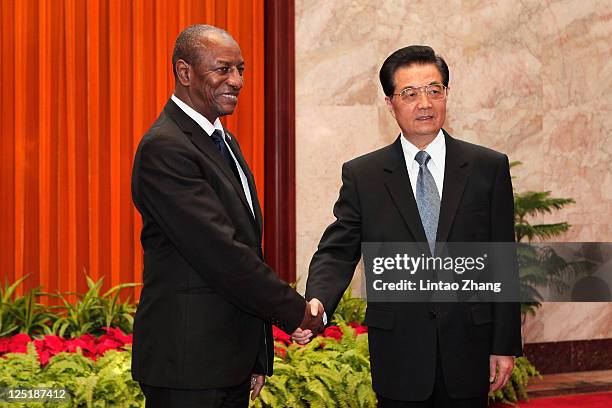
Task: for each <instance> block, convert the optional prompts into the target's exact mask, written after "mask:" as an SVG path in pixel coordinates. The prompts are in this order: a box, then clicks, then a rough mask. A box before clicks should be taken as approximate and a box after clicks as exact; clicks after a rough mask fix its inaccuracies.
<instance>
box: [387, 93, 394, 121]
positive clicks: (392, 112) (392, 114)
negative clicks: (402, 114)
mask: <svg viewBox="0 0 612 408" xmlns="http://www.w3.org/2000/svg"><path fill="white" fill-rule="evenodd" d="M385 102H386V104H387V109H389V112H391V116H393V117H394V118H395V109H394V108H393V103H392V102H391V98H390V97H388V96H385Z"/></svg>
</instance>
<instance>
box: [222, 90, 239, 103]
mask: <svg viewBox="0 0 612 408" xmlns="http://www.w3.org/2000/svg"><path fill="white" fill-rule="evenodd" d="M220 96H221V97H222V98H224V99H227V100H228V101H230V102H238V94H237V93H232V92H226V93H222V94H220Z"/></svg>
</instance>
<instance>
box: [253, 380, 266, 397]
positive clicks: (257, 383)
mask: <svg viewBox="0 0 612 408" xmlns="http://www.w3.org/2000/svg"><path fill="white" fill-rule="evenodd" d="M265 382H266V376H265V375H263V374H253V375H251V391H253V392H251V400H252V401H255V398H257V397H258V396H259V393H260V392H261V389H262V388H263V386H264V383H265Z"/></svg>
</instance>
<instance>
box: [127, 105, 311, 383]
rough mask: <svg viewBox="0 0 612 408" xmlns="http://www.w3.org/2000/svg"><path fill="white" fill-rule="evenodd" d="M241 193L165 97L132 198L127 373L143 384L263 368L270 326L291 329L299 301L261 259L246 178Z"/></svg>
mask: <svg viewBox="0 0 612 408" xmlns="http://www.w3.org/2000/svg"><path fill="white" fill-rule="evenodd" d="M230 147H231V148H232V150H233V152H234V154H235V155H236V157H237V159H238V160H239V162H240V165H241V167H242V169H243V171H244V172H245V174H246V175H247V178H248V181H249V188H250V190H251V192H252V201H253V206H254V210H255V218H253V215H252V213H251V211H250V209H249V207H248V203H247V201H246V198H245V196H244V190H243V188H242V186H241V185H240V183H239V182H238V181H237V179H236V177H235V176H234V174H233V173H232V171H231V169H230V167H229V165H228V164H227V162H226V161H225V160H224V159H223V157H222V155H221V153H220V152H219V150H218V149H217V148H216V146H215V144H214V142H213V141H212V140H211V138H210V137H209V136H208V135H207V134H206V133H205V132H204V130H203V129H202V128H201V127H200V126H199V125H198V124H197V123H196V122H195V121H193V120H192V119H191V118H190V117H189V116H187V115H186V114H185V113H184V112H183V111H182V110H181V109H180V108H179V107H178V106H177V105H176V104H175V103H174V102H172V101H171V100H170V101H168V103H167V104H166V106H165V108H164V110H163V112H162V113H161V114H160V116H159V118H158V119H157V120H156V121H155V123H154V124H153V126H152V127H151V128H150V129H149V131H148V132H147V133H146V134H145V135H144V137H143V138H142V140H141V142H140V145H139V146H138V150H137V152H136V156H135V159H134V168H133V174H132V195H133V200H134V204H135V205H136V208H137V209H138V211H140V213H141V215H142V220H143V228H142V234H141V242H142V246H143V248H144V272H143V283H144V286H143V289H142V294H141V297H140V302H139V305H138V310H137V312H136V317H135V320H134V345H133V357H132V374H133V377H134V379H136V380H137V381H139V382H141V383H145V384H148V385H153V386H159V387H168V388H185V389H204V388H221V387H228V386H234V385H238V384H240V383H241V382H243V381H245V380H246V379H247V377H248V376H249V375H250V374H251V373H252V372H253V370H255V372H257V373H261V374H264V373H265V374H268V375H271V374H272V361H273V342H272V332H271V326H270V323H273V324H277V325H279V326H280V327H281V328H283V329H285V330H286V331H288V332H292V331H293V330H295V328H297V326H298V325H299V324H300V322H301V320H302V318H303V316H304V308H305V301H304V299H303V298H302V297H301V296H300V295H299V294H298V293H297V292H295V290H293V289H292V288H291V287H289V285H288V284H287V283H285V282H283V281H281V280H279V279H278V278H277V276H276V274H275V273H274V271H273V270H272V269H271V268H270V267H269V266H268V265H266V264H265V263H264V262H263V261H262V256H261V255H262V254H261V230H262V222H261V219H262V218H261V210H260V207H259V203H258V200H257V193H256V191H255V183H254V181H253V175H252V174H251V172H250V171H249V168H248V166H247V164H246V162H245V161H244V158H243V156H242V154H241V152H240V148H239V147H238V143H237V141H236V138H235V137H232V138H231V143H230Z"/></svg>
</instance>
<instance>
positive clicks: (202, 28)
mask: <svg viewBox="0 0 612 408" xmlns="http://www.w3.org/2000/svg"><path fill="white" fill-rule="evenodd" d="M210 34H218V35H222V36H225V37H228V38H231V39H232V40H233V37H232V36H231V35H230V33H228V32H227V31H225V30H222V29H220V28H219V27H215V26H211V25H207V24H195V25H192V26H189V27H187V28H186V29H184V30H183V31H181V33H180V34H179V35H178V37H176V41H175V42H174V51H173V52H172V72H173V73H174V77H175V78H176V68H175V67H176V62H177V61H178V60H180V59H182V60H183V61H185V62H186V63H188V64H189V65H196V64H197V63H198V58H199V56H200V54H199V52H198V51H199V49H200V48H202V46H201V43H200V40H201V39H202V37H206V36H208V35H210Z"/></svg>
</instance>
